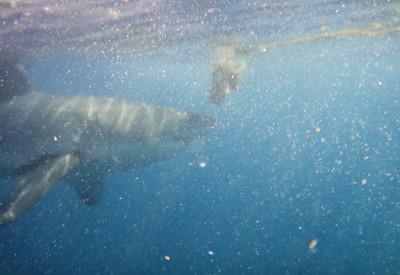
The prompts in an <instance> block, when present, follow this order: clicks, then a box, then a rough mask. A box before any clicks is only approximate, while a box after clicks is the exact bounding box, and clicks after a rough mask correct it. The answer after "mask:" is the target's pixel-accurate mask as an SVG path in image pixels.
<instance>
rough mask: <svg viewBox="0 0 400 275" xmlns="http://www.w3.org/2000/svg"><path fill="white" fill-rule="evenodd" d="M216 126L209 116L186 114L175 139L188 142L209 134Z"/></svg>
mask: <svg viewBox="0 0 400 275" xmlns="http://www.w3.org/2000/svg"><path fill="white" fill-rule="evenodd" d="M216 125H217V122H216V120H215V119H214V118H212V117H210V116H206V115H200V114H194V113H188V114H187V117H186V118H185V121H184V122H183V123H182V125H181V128H180V131H179V134H178V135H177V137H176V138H177V139H178V140H181V141H184V142H188V141H191V140H193V139H196V138H200V137H203V136H205V135H207V134H209V133H210V132H211V131H212V130H214V129H215V127H216Z"/></svg>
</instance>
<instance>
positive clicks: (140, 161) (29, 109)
mask: <svg viewBox="0 0 400 275" xmlns="http://www.w3.org/2000/svg"><path fill="white" fill-rule="evenodd" d="M0 90H1V89H0ZM0 118H1V122H0V177H1V178H13V179H15V180H16V187H15V189H14V190H13V191H12V192H11V194H10V195H9V197H8V199H7V200H6V201H4V202H3V203H0V225H3V224H6V223H9V222H11V221H13V220H15V219H16V218H17V217H19V216H20V215H22V214H23V213H24V212H25V211H26V210H28V209H29V208H31V207H32V206H33V205H34V204H35V203H36V202H38V201H39V200H40V199H41V198H42V197H43V196H44V195H45V194H46V193H47V192H48V191H49V190H50V188H51V187H52V186H54V184H56V183H57V182H59V181H60V180H62V179H65V180H66V181H67V182H68V183H70V184H71V185H72V186H74V187H75V188H76V190H77V191H78V194H79V195H80V197H81V198H82V199H83V200H84V201H85V202H86V203H88V204H93V203H95V202H97V201H98V199H99V198H100V196H101V193H102V187H103V183H104V176H105V174H106V173H107V171H110V170H111V169H117V170H127V169H134V168H136V167H140V166H144V165H147V164H150V163H153V162H156V161H159V160H162V159H165V158H168V157H173V156H174V155H175V154H176V153H177V152H179V151H180V150H181V149H182V148H184V146H185V145H187V144H188V143H189V142H190V141H192V140H193V139H196V138H198V137H201V136H203V135H205V134H206V133H208V132H209V131H210V130H211V129H212V128H213V127H214V124H215V121H214V120H213V119H212V118H209V117H207V116H202V115H197V114H193V113H189V112H183V111H179V110H175V109H171V108H162V107H158V106H152V105H147V104H144V103H137V102H124V101H118V100H115V99H112V98H95V97H78V96H76V97H69V98H68V97H58V96H51V95H45V94H41V93H37V92H32V91H27V92H26V93H19V94H18V95H17V96H14V97H9V96H8V97H7V98H3V100H2V101H1V97H0Z"/></svg>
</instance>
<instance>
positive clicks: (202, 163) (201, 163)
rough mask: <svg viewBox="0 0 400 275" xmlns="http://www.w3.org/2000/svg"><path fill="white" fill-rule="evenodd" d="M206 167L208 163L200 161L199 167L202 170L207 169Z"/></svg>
mask: <svg viewBox="0 0 400 275" xmlns="http://www.w3.org/2000/svg"><path fill="white" fill-rule="evenodd" d="M206 166H207V163H206V162H205V161H200V162H199V167H200V168H206Z"/></svg>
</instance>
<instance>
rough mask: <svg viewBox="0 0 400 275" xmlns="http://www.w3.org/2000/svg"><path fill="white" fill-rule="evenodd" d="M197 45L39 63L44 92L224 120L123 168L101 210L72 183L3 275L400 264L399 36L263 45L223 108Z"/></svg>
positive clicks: (33, 220) (20, 239)
mask: <svg viewBox="0 0 400 275" xmlns="http://www.w3.org/2000/svg"><path fill="white" fill-rule="evenodd" d="M190 43H191V42H188V43H186V44H185V45H175V46H174V47H178V48H179V47H182V48H181V49H180V50H179V49H174V50H175V52H174V53H177V52H179V51H182V52H183V53H185V51H186V53H187V49H188V48H190V47H191V46H193V47H196V49H197V50H196V51H195V52H194V54H193V55H185V54H179V55H176V54H171V55H166V54H163V53H164V52H163V49H161V50H159V51H156V52H155V53H154V54H152V55H143V56H138V57H132V58H127V59H124V60H122V61H118V62H116V61H115V62H109V60H107V59H106V58H98V57H96V58H94V57H81V56H80V57H76V56H72V55H66V54H59V55H54V56H52V57H49V58H47V59H45V60H43V59H41V58H35V57H32V58H31V59H30V60H28V61H26V64H25V70H26V72H27V74H28V76H29V78H30V79H31V81H32V83H33V86H34V87H35V89H37V90H40V91H43V92H47V93H62V94H69V95H73V94H85V95H86V94H90V95H99V96H115V97H118V98H123V99H130V100H142V101H146V102H150V103H154V104H161V105H164V106H173V107H178V108H182V109H185V110H190V111H196V112H201V113H205V114H208V115H212V116H214V117H216V118H217V120H218V122H219V126H218V128H217V129H216V130H215V131H214V132H213V133H212V134H210V135H209V136H207V137H206V138H204V139H203V140H201V141H198V142H195V144H193V145H192V146H190V147H189V148H188V149H187V150H186V151H185V152H182V153H181V154H179V155H178V156H177V157H176V158H173V159H170V160H167V161H164V162H161V163H155V164H153V165H151V166H148V167H145V168H143V169H139V170H136V171H132V172H123V173H122V172H118V171H115V172H113V173H112V174H110V175H109V176H108V178H107V185H106V190H105V195H104V198H103V200H102V201H101V202H100V203H99V204H98V205H96V206H94V207H87V206H86V205H84V204H82V203H81V202H80V201H79V199H78V198H77V196H76V194H75V193H74V191H73V190H72V188H71V187H69V186H68V185H66V184H64V183H60V184H58V185H57V186H56V187H55V188H54V189H53V190H51V192H50V193H49V194H48V195H47V196H46V198H45V199H43V200H42V201H41V202H40V204H39V205H37V206H35V207H34V209H32V210H31V211H29V212H28V213H27V214H26V215H25V216H24V217H23V218H21V219H19V220H17V221H16V222H15V223H13V224H11V225H9V226H7V227H5V228H2V229H1V231H0V259H1V261H0V273H1V274H399V272H400V211H399V210H400V158H399V155H400V81H399V76H400V67H399V64H400V38H399V36H398V34H397V35H396V34H392V35H387V36H383V37H372V38H365V37H357V38H356V39H354V38H351V39H349V38H347V39H334V40H325V41H314V42H310V43H305V44H299V45H291V46H284V47H281V48H277V49H273V50H270V51H268V52H267V53H265V54H257V55H252V56H249V57H248V58H247V69H246V71H245V73H244V75H243V83H242V85H241V88H240V90H239V91H237V92H234V93H232V94H231V95H230V96H229V98H228V102H227V103H226V104H224V105H223V106H213V105H212V104H211V103H210V102H209V100H208V97H207V92H208V89H209V87H210V86H211V83H210V72H211V61H210V59H208V58H204V55H203V54H202V53H206V54H209V52H210V50H211V49H210V48H209V47H208V46H207V44H206V43H204V45H203V44H201V45H198V44H196V45H194V44H193V45H191V44H190ZM164 50H165V49H164ZM201 164H206V166H205V167H201V166H202V165H201ZM312 240H316V241H317V245H316V247H315V248H314V249H309V244H310V242H311V241H312Z"/></svg>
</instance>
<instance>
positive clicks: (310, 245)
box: [308, 239, 318, 251]
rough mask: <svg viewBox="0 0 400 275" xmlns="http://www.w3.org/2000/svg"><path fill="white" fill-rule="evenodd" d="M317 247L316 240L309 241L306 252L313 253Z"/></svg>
mask: <svg viewBox="0 0 400 275" xmlns="http://www.w3.org/2000/svg"><path fill="white" fill-rule="evenodd" d="M317 245H318V240H317V239H312V240H311V241H310V243H309V244H308V250H309V251H314V250H315V248H316V247H317Z"/></svg>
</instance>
